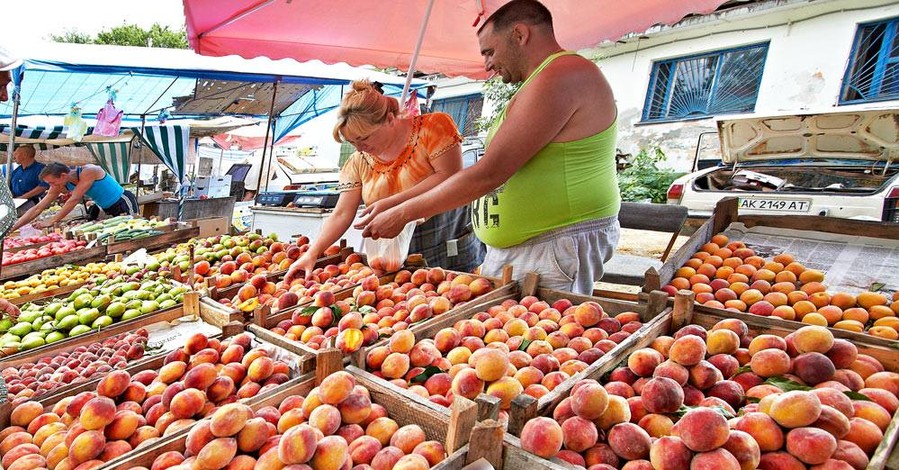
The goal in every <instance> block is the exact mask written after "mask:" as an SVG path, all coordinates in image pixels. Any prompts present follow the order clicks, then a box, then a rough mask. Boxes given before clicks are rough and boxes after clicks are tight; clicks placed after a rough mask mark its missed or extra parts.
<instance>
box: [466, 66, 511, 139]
mask: <svg viewBox="0 0 899 470" xmlns="http://www.w3.org/2000/svg"><path fill="white" fill-rule="evenodd" d="M519 88H521V83H503V79H502V77H493V78H491V79H490V80H487V81H486V82H484V101H490V102H491V103H494V104H495V107H494V108H493V112H492V113H491V114H485V115H482V116H481V117H479V118H478V120H477V121H476V122H475V127H476V128H477V130H479V131H486V130H488V129H490V126H492V125H493V121H495V120H496V118H497V116H499V113H500V111H502V109H503V108H505V107H506V104H507V103H508V102H509V100H510V99H512V96H513V95H515V92H516V91H518V89H519Z"/></svg>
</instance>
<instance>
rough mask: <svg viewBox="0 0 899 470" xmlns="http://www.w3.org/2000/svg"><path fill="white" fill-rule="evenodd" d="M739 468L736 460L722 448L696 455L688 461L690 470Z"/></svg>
mask: <svg viewBox="0 0 899 470" xmlns="http://www.w3.org/2000/svg"><path fill="white" fill-rule="evenodd" d="M740 468H741V467H740V462H739V461H738V460H737V458H736V457H734V456H733V454H731V453H730V452H728V451H727V450H726V449H723V448H722V449H715V450H712V451H709V452H701V453H698V454H696V455H695V456H694V457H693V460H691V461H690V469H691V470H739V469H740ZM753 468H754V467H753Z"/></svg>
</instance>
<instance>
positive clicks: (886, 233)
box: [643, 198, 899, 347]
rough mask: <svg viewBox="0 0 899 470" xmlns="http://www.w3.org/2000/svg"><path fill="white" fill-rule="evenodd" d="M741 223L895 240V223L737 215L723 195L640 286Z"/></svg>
mask: <svg viewBox="0 0 899 470" xmlns="http://www.w3.org/2000/svg"><path fill="white" fill-rule="evenodd" d="M734 222H741V223H743V224H744V225H746V227H755V226H766V227H778V228H786V229H796V230H814V231H818V232H826V233H835V234H843V235H857V236H865V237H874V238H886V239H894V240H895V239H899V225H897V224H882V223H879V222H866V221H857V220H847V219H836V218H830V217H818V216H789V217H786V216H758V215H738V214H737V199H735V198H726V199H723V200H721V201H720V202H719V203H718V205H717V206H715V212H714V213H713V214H712V218H710V219H709V220H708V221H706V223H705V224H703V225H702V227H700V229H699V230H697V231H696V233H694V234H693V235H692V236H691V237H690V239H689V240H688V241H687V242H686V243H685V244H684V245H683V246H681V248H680V249H679V250H678V251H677V253H675V254H674V255H672V256H671V257H670V258H668V261H666V262H665V264H664V265H662V268H661V269H660V270H658V271H657V270H656V269H655V268H649V269H648V270H647V271H646V283H645V284H644V286H643V290H644V291H648V290H658V289H660V288H661V287H662V286H664V285H666V284H668V283H669V282H671V279H673V278H674V273H675V272H676V271H677V270H678V268H680V267H681V266H683V264H684V263H686V262H687V260H689V259H690V258H691V257H692V256H693V254H694V253H696V252H697V251H699V249H700V247H701V246H702V245H703V244H705V243H707V242H708V241H709V240H711V238H712V236H714V235H715V234H717V233H720V232H721V231H723V230H725V229H727V227H728V226H729V225H730V224H732V223H734ZM697 307H698V309H699V310H702V311H708V312H714V313H717V314H722V315H726V314H727V313H725V312H729V311H727V310H723V309H718V308H713V307H707V306H697ZM772 320H773V321H774V322H775V323H779V322H778V321H777V320H779V319H776V318H773V319H772ZM780 322H783V323H782V324H783V325H784V326H787V327H788V325H793V326H792V328H798V327H799V326H801V325H803V323H800V322H796V321H792V320H780ZM830 331H831V332H832V333H833V334H834V336H835V337H838V338H845V339H848V340H850V341H853V342H855V341H863V342H867V343H869V344H879V345H883V346H890V345H893V346H892V347H896V346H895V345H897V344H899V343H897V341H895V340H890V339H885V338H879V337H873V336H871V335H868V334H866V333H856V332H852V331H848V330H841V329H837V328H830Z"/></svg>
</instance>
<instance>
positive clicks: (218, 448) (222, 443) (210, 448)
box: [195, 437, 237, 468]
mask: <svg viewBox="0 0 899 470" xmlns="http://www.w3.org/2000/svg"><path fill="white" fill-rule="evenodd" d="M236 454H237V439H234V438H232V437H219V438H216V439H213V440H212V441H210V442H209V444H206V445H205V446H204V447H203V449H202V450H200V453H199V454H197V458H196V461H195V466H196V467H197V468H223V467H224V466H225V465H228V463H229V462H231V460H232V459H234V456H235V455H236Z"/></svg>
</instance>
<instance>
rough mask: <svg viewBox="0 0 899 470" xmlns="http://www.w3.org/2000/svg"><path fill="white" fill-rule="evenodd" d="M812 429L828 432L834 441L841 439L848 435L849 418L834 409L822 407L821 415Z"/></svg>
mask: <svg viewBox="0 0 899 470" xmlns="http://www.w3.org/2000/svg"><path fill="white" fill-rule="evenodd" d="M812 427H814V428H817V429H823V430H824V431H827V432H829V433H830V434H832V435H833V437H834V438H836V439H842V438H843V437H844V436H845V435H846V434H848V433H849V418H848V417H847V416H846V415H844V414H843V413H841V412H840V411H838V410H837V409H836V408H833V407H830V406H827V405H822V406H821V415H820V416H818V419H817V421H815V422H814V423H812Z"/></svg>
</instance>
